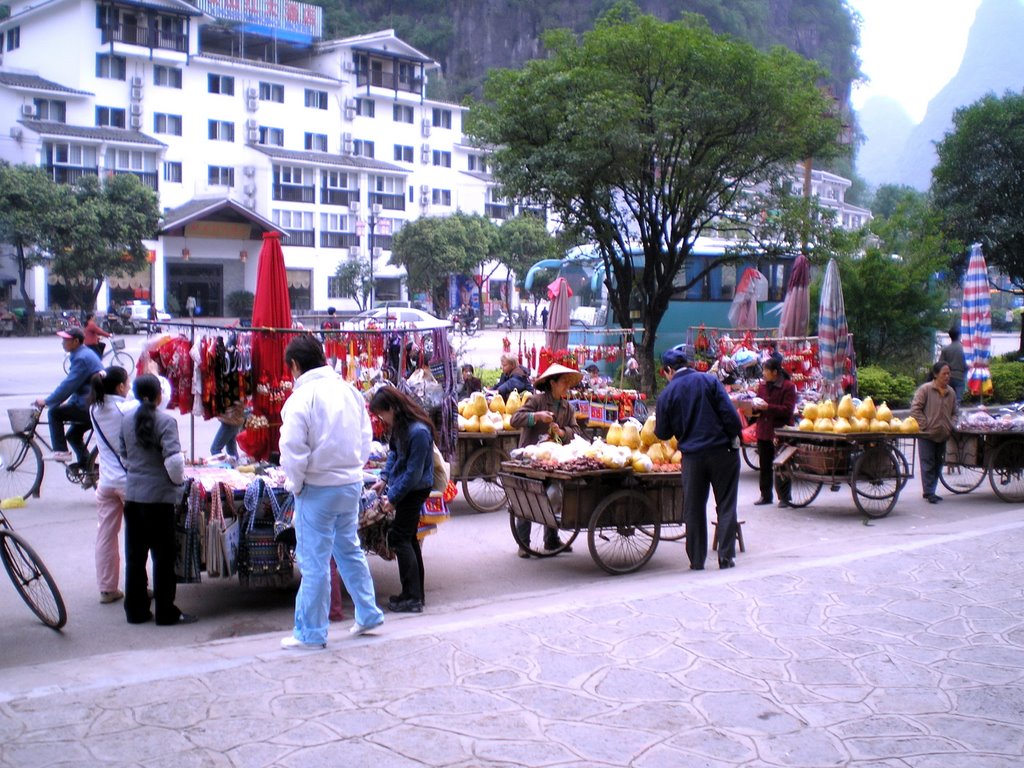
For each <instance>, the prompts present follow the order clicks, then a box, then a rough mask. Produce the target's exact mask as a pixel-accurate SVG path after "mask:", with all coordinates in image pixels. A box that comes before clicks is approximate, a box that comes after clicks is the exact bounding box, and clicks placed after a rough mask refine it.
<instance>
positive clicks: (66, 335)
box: [36, 328, 103, 464]
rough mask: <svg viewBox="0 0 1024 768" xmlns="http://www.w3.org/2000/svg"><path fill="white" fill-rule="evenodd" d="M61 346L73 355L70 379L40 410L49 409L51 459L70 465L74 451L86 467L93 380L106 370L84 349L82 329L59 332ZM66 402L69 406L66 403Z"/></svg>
mask: <svg viewBox="0 0 1024 768" xmlns="http://www.w3.org/2000/svg"><path fill="white" fill-rule="evenodd" d="M57 335H58V336H60V338H61V346H63V347H64V351H65V352H67V353H68V354H69V355H71V365H70V367H69V369H68V375H67V376H66V377H64V381H62V382H61V383H60V384H59V385H57V388H56V389H55V390H53V392H52V393H50V396H49V397H47V398H46V399H43V398H40V399H38V400H36V405H37V406H38V407H39V408H43V407H46V408H49V409H50V413H49V419H50V444H51V445H52V446H53V455H52V456H51V458H52V459H54V460H55V461H68V460H70V459H71V451H69V450H68V444H69V443H70V445H71V448H72V449H73V450H74V452H75V457H76V461H77V462H78V463H79V464H84V463H85V462H86V460H87V459H88V456H87V455H86V451H85V441H84V440H83V439H82V438H84V437H85V433H86V431H87V430H88V429H89V427H90V426H91V425H90V422H89V393H90V392H91V391H92V377H93V376H94V375H95V374H97V373H99V372H100V371H102V370H103V364H102V363H100V359H99V357H97V356H96V353H95V352H93V351H92V350H91V349H89V348H88V347H87V346H85V334H84V333H82V329H81V328H68V329H67V330H66V331H58V332H57ZM65 401H67V402H65ZM65 422H67V423H70V424H71V428H70V429H69V430H68V433H67V436H66V437H65V435H64V424H65Z"/></svg>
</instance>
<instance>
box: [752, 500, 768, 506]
mask: <svg viewBox="0 0 1024 768" xmlns="http://www.w3.org/2000/svg"><path fill="white" fill-rule="evenodd" d="M771 503H772V500H771V499H758V500H757V501H755V502H754V506H755V507H763V506H764V505H765V504H771Z"/></svg>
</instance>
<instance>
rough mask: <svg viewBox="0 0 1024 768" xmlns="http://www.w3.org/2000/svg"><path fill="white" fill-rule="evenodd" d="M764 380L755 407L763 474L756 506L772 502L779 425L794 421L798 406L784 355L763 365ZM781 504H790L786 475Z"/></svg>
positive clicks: (759, 388)
mask: <svg viewBox="0 0 1024 768" xmlns="http://www.w3.org/2000/svg"><path fill="white" fill-rule="evenodd" d="M761 370H762V374H763V377H764V379H763V381H762V382H761V385H760V386H759V387H758V388H757V399H756V400H754V405H753V409H754V412H755V413H757V414H758V419H757V421H756V422H755V425H756V428H757V457H758V464H759V467H760V468H759V472H760V475H761V478H760V480H761V498H759V499H758V500H757V501H755V502H754V504H755V505H756V506H761V505H763V504H771V503H772V487H773V483H772V481H773V467H772V464H773V462H774V461H775V428H776V427H785V426H787V425H788V424H790V423H792V421H793V410H794V409H795V408H796V387H795V386H794V385H793V382H791V381H790V380H789V374H788V373H786V370H785V369H784V368H783V367H782V360H781V356H780V357H775V356H772V357H769V358H768V359H767V360H766V361H765V363H764V365H763V366H762V369H761ZM778 492H779V506H780V507H788V506H789V505H790V487H789V482H788V481H786V480H784V479H783V478H782V477H780V478H779V482H778Z"/></svg>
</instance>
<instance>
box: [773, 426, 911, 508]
mask: <svg viewBox="0 0 1024 768" xmlns="http://www.w3.org/2000/svg"><path fill="white" fill-rule="evenodd" d="M775 435H776V437H777V438H778V448H777V449H776V455H775V471H776V473H777V474H778V476H779V477H780V479H783V480H788V481H789V483H790V495H791V499H790V500H791V503H792V505H793V506H794V507H805V506H807V505H808V504H810V503H811V502H812V501H814V499H815V498H817V496H818V494H819V493H820V492H821V489H822V486H825V485H827V486H828V487H829V490H831V491H838V490H839V489H840V488H841V487H842V486H843V485H849V486H850V492H851V493H852V494H853V502H854V504H856V505H857V509H859V510H860V511H861V512H863V513H864V514H865V515H867V516H868V517H874V518H879V517H885V516H886V515H888V514H889V513H890V512H892V510H893V507H895V506H896V502H897V500H898V499H899V496H900V491H901V490H903V487H904V486H905V485H906V484H907V481H908V480H909V479H910V478H911V477H913V476H914V457H915V454H916V448H917V441H916V440H915V439H914V437H913V436H911V435H904V434H901V433H895V432H894V433H885V432H868V433H854V434H835V433H833V432H801V431H799V430H796V429H791V428H782V429H776V430H775Z"/></svg>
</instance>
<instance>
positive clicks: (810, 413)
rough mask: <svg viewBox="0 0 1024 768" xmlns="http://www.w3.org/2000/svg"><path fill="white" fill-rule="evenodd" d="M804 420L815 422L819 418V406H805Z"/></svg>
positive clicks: (811, 404) (809, 404) (812, 404)
mask: <svg viewBox="0 0 1024 768" xmlns="http://www.w3.org/2000/svg"><path fill="white" fill-rule="evenodd" d="M804 418H805V419H810V420H811V421H814V420H815V419H817V418H818V404H817V403H806V404H805V405H804Z"/></svg>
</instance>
